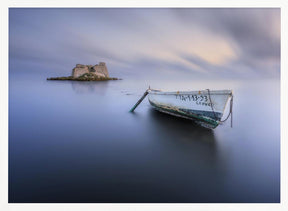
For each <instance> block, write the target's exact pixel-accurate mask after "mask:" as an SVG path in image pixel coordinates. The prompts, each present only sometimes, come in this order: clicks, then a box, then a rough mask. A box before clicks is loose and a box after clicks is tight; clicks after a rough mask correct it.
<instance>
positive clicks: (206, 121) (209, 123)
mask: <svg viewBox="0 0 288 211" xmlns="http://www.w3.org/2000/svg"><path fill="white" fill-rule="evenodd" d="M149 102H150V104H151V105H152V106H153V107H154V108H155V109H156V110H158V111H160V112H163V113H166V114H170V115H173V116H177V117H181V118H185V119H190V120H193V121H194V122H195V123H197V124H199V125H201V126H203V127H206V128H209V129H214V128H216V127H217V126H218V125H219V121H217V120H213V119H211V118H209V117H205V116H204V115H199V114H196V113H193V112H192V111H190V112H189V111H182V110H181V109H179V108H176V107H169V106H165V105H159V104H154V103H153V102H151V101H150V100H149Z"/></svg>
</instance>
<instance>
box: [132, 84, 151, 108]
mask: <svg viewBox="0 0 288 211" xmlns="http://www.w3.org/2000/svg"><path fill="white" fill-rule="evenodd" d="M148 90H149V89H147V90H146V92H145V93H144V94H143V96H142V97H141V98H140V99H139V100H138V102H137V103H136V104H135V105H134V106H133V108H131V110H130V112H133V111H134V110H135V109H136V108H137V106H138V105H139V104H140V103H141V102H142V101H143V100H144V98H145V97H146V96H147V95H148V93H149V92H148Z"/></svg>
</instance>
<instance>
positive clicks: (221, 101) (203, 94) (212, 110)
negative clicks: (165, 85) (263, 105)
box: [148, 90, 232, 129]
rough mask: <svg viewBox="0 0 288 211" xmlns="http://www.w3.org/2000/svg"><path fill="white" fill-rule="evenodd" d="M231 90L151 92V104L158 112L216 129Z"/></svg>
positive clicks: (149, 96)
mask: <svg viewBox="0 0 288 211" xmlns="http://www.w3.org/2000/svg"><path fill="white" fill-rule="evenodd" d="M231 96H232V91H231V90H219V91H208V90H203V91H191V92H161V91H156V90H150V91H149V95H148V98H149V102H150V104H151V105H152V106H153V107H154V108H155V109H157V110H159V111H161V112H164V113H168V114H171V115H174V116H178V117H182V118H186V119H191V120H194V121H195V122H196V123H197V124H200V125H201V126H203V127H206V128H210V129H214V128H216V127H217V126H218V125H219V122H220V120H221V118H222V116H223V112H224V109H225V106H226V104H227V102H228V99H229V97H231Z"/></svg>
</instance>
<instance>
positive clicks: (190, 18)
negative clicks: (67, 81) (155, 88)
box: [9, 8, 280, 77]
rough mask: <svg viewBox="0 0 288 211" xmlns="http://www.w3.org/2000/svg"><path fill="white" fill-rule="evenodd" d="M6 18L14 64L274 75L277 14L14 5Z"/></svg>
mask: <svg viewBox="0 0 288 211" xmlns="http://www.w3.org/2000/svg"><path fill="white" fill-rule="evenodd" d="M9 14H10V16H9V26H10V28H9V29H10V31H9V39H10V42H9V51H10V54H9V56H10V59H12V61H13V62H17V60H22V61H23V60H25V61H30V62H31V63H33V62H38V63H39V62H43V63H45V62H46V63H51V62H54V63H58V64H61V65H62V66H65V65H66V66H67V68H72V67H73V66H74V65H75V63H91V64H94V63H97V62H99V61H106V62H107V63H108V66H109V65H111V66H112V69H113V70H115V72H117V70H118V71H122V70H123V69H126V72H125V71H124V72H123V74H126V73H127V71H130V70H131V73H132V75H134V77H137V75H141V74H142V73H141V74H140V71H142V69H145V74H147V75H150V76H151V77H153V76H154V75H156V73H157V71H159V73H161V74H163V73H165V70H164V69H166V70H167V73H168V71H169V74H173V73H174V74H175V75H178V76H179V75H183V76H184V75H190V76H194V75H197V76H199V77H200V76H201V75H202V76H203V77H207V75H213V76H214V75H217V76H220V77H221V76H224V75H225V77H227V74H228V76H231V77H235V76H236V77H241V71H238V70H239V69H240V68H242V69H243V75H242V76H243V77H249V74H250V73H251V76H252V75H255V74H256V76H257V77H270V76H276V77H279V75H280V74H279V73H280V72H279V68H280V9H92V8H91V9H48V8H47V9H40V8H35V9H24V8H23V9H16V8H12V9H10V11H9ZM160 69H161V71H160ZM244 69H245V70H244ZM11 71H13V70H11ZM137 71H139V72H137ZM216 73H217V74H216Z"/></svg>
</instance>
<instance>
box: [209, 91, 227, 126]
mask: <svg viewBox="0 0 288 211" xmlns="http://www.w3.org/2000/svg"><path fill="white" fill-rule="evenodd" d="M207 91H208V96H209V100H210V105H211V109H212V111H213V115H214V118H215V119H217V117H216V114H215V111H214V107H213V103H212V100H211V96H210V89H207ZM230 116H231V122H230V125H231V127H232V126H233V95H231V98H230V110H229V114H228V116H227V117H226V118H225V119H224V120H221V119H220V120H219V122H221V123H223V122H226V121H227V120H228V118H229V117H230Z"/></svg>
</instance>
